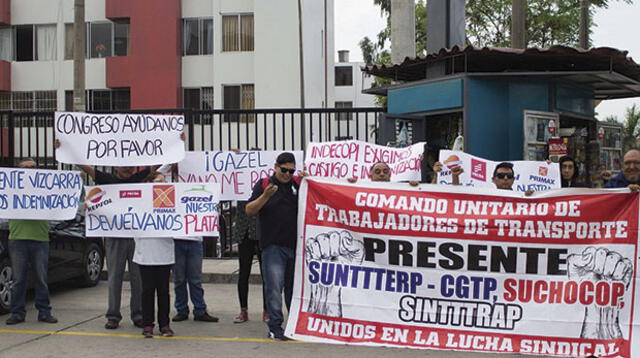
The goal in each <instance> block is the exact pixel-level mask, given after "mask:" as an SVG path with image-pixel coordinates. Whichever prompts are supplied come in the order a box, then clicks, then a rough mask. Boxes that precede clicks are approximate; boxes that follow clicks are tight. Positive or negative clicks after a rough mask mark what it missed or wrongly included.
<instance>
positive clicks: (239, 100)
mask: <svg viewBox="0 0 640 358" xmlns="http://www.w3.org/2000/svg"><path fill="white" fill-rule="evenodd" d="M222 101H223V102H224V109H254V108H255V94H254V87H253V85H252V84H244V85H231V86H222ZM238 119H240V120H241V121H243V122H247V121H250V122H252V121H254V120H255V115H253V114H249V115H247V114H242V115H241V116H238V114H237V113H231V114H226V115H225V117H224V120H225V122H237V121H238Z"/></svg>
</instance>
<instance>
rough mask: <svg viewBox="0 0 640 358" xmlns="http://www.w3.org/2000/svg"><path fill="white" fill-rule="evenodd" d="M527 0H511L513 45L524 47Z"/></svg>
mask: <svg viewBox="0 0 640 358" xmlns="http://www.w3.org/2000/svg"><path fill="white" fill-rule="evenodd" d="M525 17H526V0H511V47H512V48H519V49H524V48H525V47H527V43H526V40H525V26H526V25H525Z"/></svg>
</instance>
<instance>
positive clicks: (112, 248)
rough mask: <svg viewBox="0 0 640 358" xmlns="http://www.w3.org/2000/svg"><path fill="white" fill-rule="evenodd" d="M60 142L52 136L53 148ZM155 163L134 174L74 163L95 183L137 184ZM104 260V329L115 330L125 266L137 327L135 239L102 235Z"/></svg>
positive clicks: (128, 170) (131, 170)
mask: <svg viewBox="0 0 640 358" xmlns="http://www.w3.org/2000/svg"><path fill="white" fill-rule="evenodd" d="M60 145H61V144H60V141H59V140H57V139H56V141H55V147H56V148H60ZM158 167H159V166H154V167H151V168H147V169H144V170H141V171H138V172H136V173H134V171H135V169H136V168H135V167H115V174H110V173H105V172H102V171H100V170H96V169H94V168H93V167H91V166H88V165H78V168H80V169H82V171H84V172H85V173H86V174H87V175H88V176H89V177H90V178H91V179H93V181H94V182H95V183H96V184H97V185H109V184H130V183H141V182H142V181H143V180H144V179H145V178H146V177H147V176H148V175H149V174H150V173H151V172H152V171H156V170H157V169H158ZM104 246H105V249H106V259H107V285H108V291H109V293H108V295H109V299H108V308H107V313H106V315H105V316H106V318H107V323H106V324H105V325H104V328H106V329H116V328H118V327H119V326H120V321H121V320H122V314H121V313H120V303H121V300H122V282H123V280H124V272H125V268H126V267H127V266H128V269H129V284H130V286H131V297H130V309H131V321H132V322H133V324H134V325H135V326H136V327H138V328H143V323H142V303H141V295H142V284H141V279H140V269H139V268H138V265H137V264H136V263H134V262H133V254H134V251H135V242H134V240H133V238H120V237H106V238H105V239H104Z"/></svg>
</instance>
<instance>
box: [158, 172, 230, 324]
mask: <svg viewBox="0 0 640 358" xmlns="http://www.w3.org/2000/svg"><path fill="white" fill-rule="evenodd" d="M158 170H159V171H160V172H162V173H165V175H166V176H169V175H172V176H173V181H174V182H177V181H178V179H179V177H178V172H177V166H175V165H169V164H167V165H164V166H163V167H162V168H160V169H158ZM173 239H174V240H173V243H174V254H175V264H174V265H173V289H174V293H175V296H176V298H175V302H174V307H175V309H176V311H177V313H176V314H175V315H174V316H173V318H172V319H171V320H172V321H173V322H181V321H185V320H187V319H188V318H189V297H190V298H191V303H192V304H193V320H194V321H198V322H218V321H219V320H220V319H219V318H218V317H216V316H212V315H210V314H209V313H208V312H207V303H206V302H205V300H204V288H203V287H202V259H203V256H204V252H203V249H202V240H203V238H202V236H194V237H189V238H188V239H187V238H180V237H174V238H173Z"/></svg>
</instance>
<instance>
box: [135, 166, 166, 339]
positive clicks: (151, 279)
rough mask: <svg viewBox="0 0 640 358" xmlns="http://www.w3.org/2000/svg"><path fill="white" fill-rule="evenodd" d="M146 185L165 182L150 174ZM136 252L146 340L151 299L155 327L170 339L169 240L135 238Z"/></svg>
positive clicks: (159, 175) (149, 335) (150, 334)
mask: <svg viewBox="0 0 640 358" xmlns="http://www.w3.org/2000/svg"><path fill="white" fill-rule="evenodd" d="M145 182H147V183H164V182H166V179H165V176H164V175H163V174H162V173H159V172H152V173H151V174H149V176H148V177H147V178H146V179H145ZM134 240H135V253H134V255H133V262H135V263H136V264H138V266H139V268H140V276H141V277H142V321H143V324H144V329H143V330H142V335H143V336H144V337H145V338H153V327H154V324H153V315H154V311H155V309H154V299H155V298H156V296H157V299H158V327H160V333H161V334H162V336H163V337H172V336H173V335H174V332H173V330H172V329H171V327H170V326H169V309H170V304H169V300H170V297H169V274H170V273H171V267H172V266H173V264H174V263H175V255H174V248H173V239H172V238H164V237H159V238H151V237H145V238H137V237H136V238H134Z"/></svg>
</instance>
